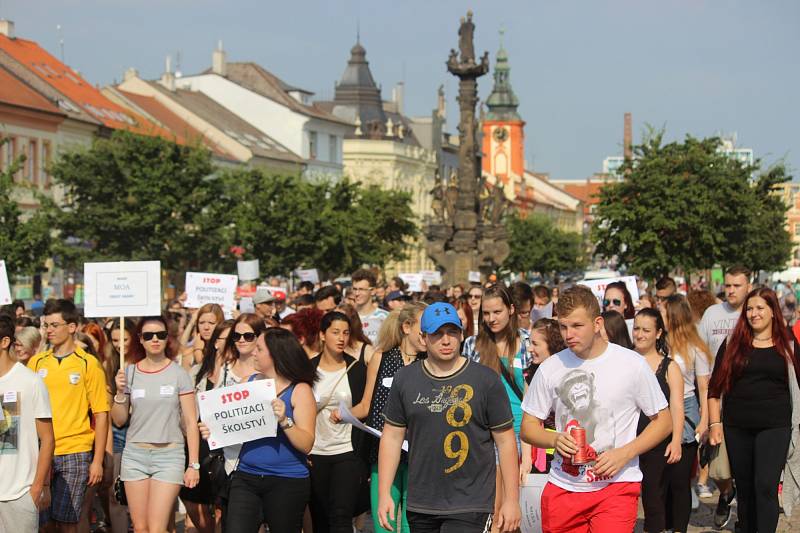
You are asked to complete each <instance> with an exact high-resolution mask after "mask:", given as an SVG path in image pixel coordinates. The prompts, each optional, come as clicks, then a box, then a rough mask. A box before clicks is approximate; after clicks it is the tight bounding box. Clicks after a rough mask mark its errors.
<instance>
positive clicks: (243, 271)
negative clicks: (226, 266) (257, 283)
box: [236, 259, 259, 281]
mask: <svg viewBox="0 0 800 533" xmlns="http://www.w3.org/2000/svg"><path fill="white" fill-rule="evenodd" d="M236 270H237V271H238V273H239V279H240V280H242V281H251V280H254V279H258V277H259V271H258V259H253V260H252V261H237V262H236Z"/></svg>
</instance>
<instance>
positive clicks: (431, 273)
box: [419, 270, 442, 286]
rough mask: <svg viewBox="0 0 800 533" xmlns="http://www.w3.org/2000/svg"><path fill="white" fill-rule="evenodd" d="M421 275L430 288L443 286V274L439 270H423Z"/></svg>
mask: <svg viewBox="0 0 800 533" xmlns="http://www.w3.org/2000/svg"><path fill="white" fill-rule="evenodd" d="M419 274H420V276H422V280H423V281H424V282H425V283H427V284H428V286H430V285H441V284H442V274H441V272H439V271H438V270H421V271H420V273H419Z"/></svg>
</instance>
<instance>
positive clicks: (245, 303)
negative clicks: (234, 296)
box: [239, 296, 256, 313]
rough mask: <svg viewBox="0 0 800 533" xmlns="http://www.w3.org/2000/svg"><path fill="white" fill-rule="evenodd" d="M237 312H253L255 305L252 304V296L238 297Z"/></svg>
mask: <svg viewBox="0 0 800 533" xmlns="http://www.w3.org/2000/svg"><path fill="white" fill-rule="evenodd" d="M239 312H240V313H255V312H256V306H255V304H253V297H252V296H242V297H241V298H240V299H239Z"/></svg>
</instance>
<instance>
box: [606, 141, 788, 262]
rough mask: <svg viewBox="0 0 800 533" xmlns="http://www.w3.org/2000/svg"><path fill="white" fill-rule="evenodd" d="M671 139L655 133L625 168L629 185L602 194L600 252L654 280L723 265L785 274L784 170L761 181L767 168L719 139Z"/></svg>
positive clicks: (618, 185)
mask: <svg viewBox="0 0 800 533" xmlns="http://www.w3.org/2000/svg"><path fill="white" fill-rule="evenodd" d="M663 136H664V132H663V131H658V132H653V131H651V132H650V134H649V135H648V137H647V138H646V139H645V141H644V143H643V144H641V145H639V146H635V147H634V158H633V159H630V160H627V161H626V162H625V163H624V165H623V167H622V169H621V172H622V173H623V174H624V175H625V176H626V177H625V179H624V180H622V181H620V182H616V183H609V184H608V185H606V186H604V187H603V188H602V190H601V192H600V202H599V204H598V206H597V210H596V212H595V222H594V225H593V227H592V233H591V239H592V241H593V242H594V243H595V245H596V250H595V251H596V253H597V254H599V255H601V256H603V257H606V258H611V257H616V258H617V261H618V263H619V264H620V265H621V266H625V267H627V268H628V269H629V270H630V271H632V272H634V273H636V274H639V275H641V276H645V277H651V278H652V277H659V276H663V275H666V274H668V273H669V272H670V271H672V270H674V269H676V268H681V269H683V270H684V272H692V271H697V270H700V269H705V268H711V267H713V266H714V265H715V264H722V265H731V264H736V263H743V264H746V265H747V266H749V267H751V268H754V269H775V268H781V267H782V266H783V264H785V262H786V261H787V259H788V253H789V249H790V246H789V247H788V248H787V247H785V246H784V245H783V243H787V242H788V239H789V236H788V234H787V233H786V230H785V229H784V223H783V219H784V216H785V212H786V206H784V205H783V204H782V202H781V201H780V200H779V199H777V198H776V197H774V195H773V189H774V187H775V185H777V184H778V183H781V182H783V181H787V180H788V179H789V178H788V177H787V176H786V174H785V171H784V170H781V169H780V168H782V167H776V169H773V170H772V171H770V172H767V173H766V174H763V175H761V176H759V177H758V178H756V179H755V180H754V179H753V178H752V176H753V175H754V174H755V173H756V172H757V171H758V169H759V162H756V163H755V164H753V165H749V164H745V163H742V162H740V161H738V160H736V159H734V158H732V157H730V156H729V155H726V154H724V153H722V152H721V151H720V150H719V148H720V146H721V141H720V139H719V138H716V137H712V138H707V139H696V138H694V137H692V136H687V137H686V139H685V140H684V141H683V142H672V143H668V144H664V142H663ZM777 221H780V223H778V224H776V222H777ZM768 224H770V225H768ZM772 243H776V244H777V246H776V247H774V248H772Z"/></svg>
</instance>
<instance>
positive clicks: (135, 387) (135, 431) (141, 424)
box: [125, 361, 194, 444]
mask: <svg viewBox="0 0 800 533" xmlns="http://www.w3.org/2000/svg"><path fill="white" fill-rule="evenodd" d="M125 377H126V381H127V383H128V389H127V391H126V392H127V393H128V394H130V397H131V417H130V427H129V428H128V435H127V437H126V442H146V443H150V444H165V443H172V442H175V443H183V432H182V431H181V406H180V396H183V395H184V394H193V393H194V386H193V385H192V378H190V377H189V374H188V372H186V370H184V369H183V368H181V366H180V365H179V364H177V363H175V362H174V361H170V363H169V364H167V365H166V366H164V368H162V369H161V370H157V371H155V372H147V371H144V370H142V369H141V368H139V365H130V366H128V367H127V368H126V369H125Z"/></svg>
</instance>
